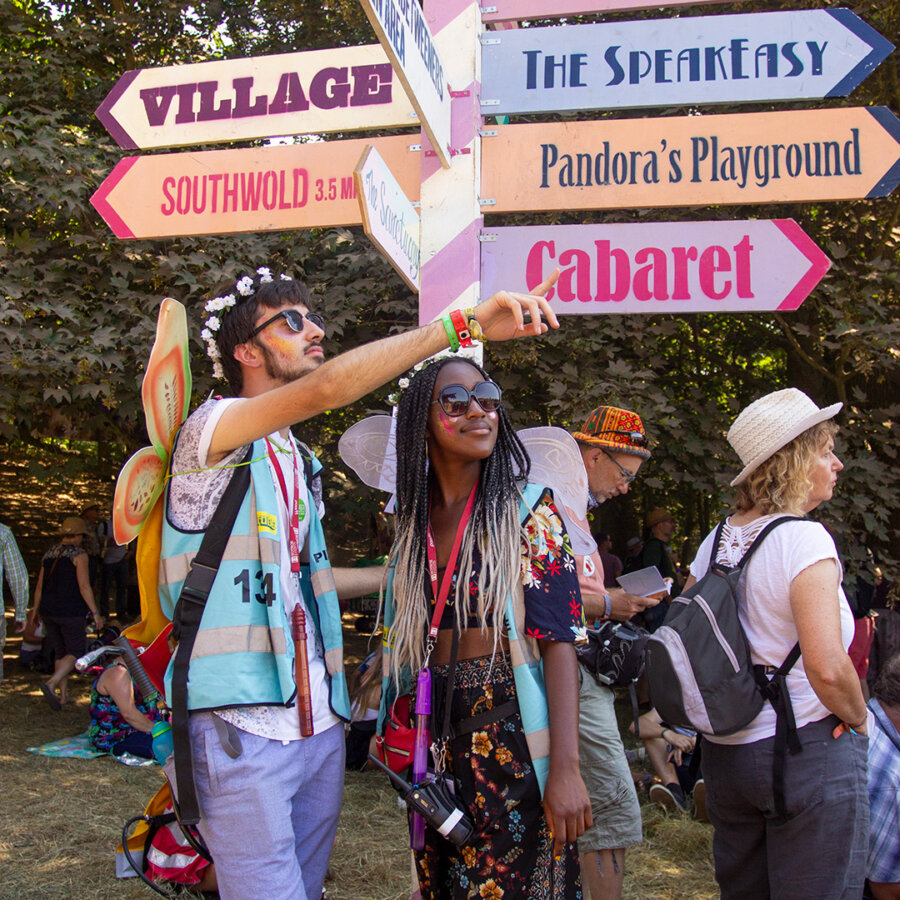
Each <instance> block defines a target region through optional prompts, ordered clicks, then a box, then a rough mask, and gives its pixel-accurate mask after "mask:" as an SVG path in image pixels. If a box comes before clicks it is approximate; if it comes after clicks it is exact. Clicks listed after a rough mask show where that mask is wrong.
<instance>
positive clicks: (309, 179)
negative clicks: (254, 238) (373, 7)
mask: <svg viewBox="0 0 900 900" xmlns="http://www.w3.org/2000/svg"><path fill="white" fill-rule="evenodd" d="M370 143H371V144H373V145H374V146H376V147H377V148H378V151H379V153H381V155H382V156H383V157H384V159H385V160H386V162H387V164H388V165H389V166H390V167H391V170H392V171H393V172H394V173H396V176H397V178H398V180H399V182H400V184H401V186H402V188H403V190H404V191H405V192H406V194H407V195H408V196H411V197H415V198H416V199H418V192H419V155H420V154H419V153H417V152H412V151H411V149H410V147H411V145H410V138H409V136H408V135H407V136H403V135H398V136H395V137H380V138H374V139H372V140H370V141H365V140H348V141H327V142H326V141H319V142H317V143H309V144H293V145H289V146H278V147H261V148H255V147H254V148H250V149H246V150H206V151H202V152H197V153H190V152H185V153H159V154H155V155H152V156H128V157H126V158H125V159H123V160H122V161H121V162H119V163H118V164H117V165H116V167H115V168H114V169H113V171H112V172H111V173H110V174H109V176H107V178H106V180H105V181H104V182H103V184H101V185H100V187H99V188H98V189H97V192H96V193H95V194H94V196H93V197H91V203H92V204H93V205H94V208H95V209H96V210H97V212H99V213H100V215H101V216H103V218H104V219H105V220H106V223H107V224H108V225H109V227H110V228H112V230H113V232H114V234H115V235H116V237H119V238H124V239H130V238H160V237H177V236H183V235H191V234H231V233H235V232H244V231H277V230H281V229H293V228H312V227H316V226H327V225H359V224H360V221H361V217H360V212H359V203H358V202H357V199H356V185H355V184H354V181H353V169H354V167H355V166H356V163H357V162H358V161H359V157H360V154H361V153H362V151H363V150H364V149H365V147H366V145H367V144H370Z"/></svg>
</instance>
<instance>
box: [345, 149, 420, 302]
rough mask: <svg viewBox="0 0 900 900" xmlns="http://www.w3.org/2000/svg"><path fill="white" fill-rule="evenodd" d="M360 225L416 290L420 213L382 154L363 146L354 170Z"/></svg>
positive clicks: (417, 284)
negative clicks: (361, 221) (361, 223)
mask: <svg viewBox="0 0 900 900" xmlns="http://www.w3.org/2000/svg"><path fill="white" fill-rule="evenodd" d="M353 178H354V180H355V182H356V195H357V199H358V200H359V210H360V212H361V213H362V220H363V228H364V229H365V232H366V234H367V235H368V236H369V239H370V240H371V241H372V243H373V244H375V246H376V247H377V248H378V249H379V250H380V251H381V252H382V253H383V254H384V256H385V257H386V258H387V260H388V261H389V262H390V264H391V265H392V266H393V267H394V268H395V269H396V270H397V273H398V274H399V275H400V277H401V278H402V279H403V280H404V281H405V282H406V283H407V284H408V285H409V286H410V287H411V288H412V289H413V290H414V291H415V292H416V293H418V292H419V266H420V251H419V225H420V223H419V214H418V213H417V212H416V210H415V208H414V207H413V205H412V203H410V202H409V200H408V199H407V196H406V194H404V193H403V189H402V188H401V187H400V185H399V184H398V183H397V179H396V178H394V173H393V172H391V170H390V169H389V168H388V166H387V164H386V163H385V161H384V160H383V159H382V157H381V154H380V153H379V152H378V151H377V150H376V149H375V148H374V147H372V146H369V147H366V149H365V150H364V151H363V155H362V157H361V158H360V161H359V164H358V165H357V167H356V169H355V170H354V172H353Z"/></svg>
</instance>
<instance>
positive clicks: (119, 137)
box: [94, 69, 140, 150]
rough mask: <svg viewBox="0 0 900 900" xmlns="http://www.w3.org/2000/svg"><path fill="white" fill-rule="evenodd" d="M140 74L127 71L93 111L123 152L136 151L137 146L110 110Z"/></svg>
mask: <svg viewBox="0 0 900 900" xmlns="http://www.w3.org/2000/svg"><path fill="white" fill-rule="evenodd" d="M139 74H140V70H139V69H129V70H128V71H127V72H125V74H124V75H122V76H121V77H120V78H119V80H118V81H117V82H116V83H115V84H114V85H113V87H112V90H111V91H110V92H109V93H108V94H107V95H106V96H105V97H104V98H103V102H102V103H101V104H100V105H99V106H98V107H97V109H96V110H95V111H94V115H95V116H96V117H97V118H98V119H99V120H100V123H101V124H102V125H103V127H104V128H105V129H106V130H107V131H108V132H109V133H110V135H111V136H112V139H113V140H114V141H115V142H116V143H117V144H118V145H119V146H120V147H121V148H122V149H123V150H137V149H138V145H137V144H136V143H135V142H134V139H133V138H132V137H131V135H130V134H129V133H128V132H127V131H126V130H125V129H124V128H123V127H122V126H121V125H120V124H119V120H118V119H117V118H116V117H115V116H114V115H113V113H112V108H113V107H114V106H115V105H116V103H117V102H118V100H119V98H120V97H121V96H122V94H124V93H125V91H127V90H128V88H129V87H130V86H131V83H132V82H133V81H134V80H135V78H137V77H138V75H139Z"/></svg>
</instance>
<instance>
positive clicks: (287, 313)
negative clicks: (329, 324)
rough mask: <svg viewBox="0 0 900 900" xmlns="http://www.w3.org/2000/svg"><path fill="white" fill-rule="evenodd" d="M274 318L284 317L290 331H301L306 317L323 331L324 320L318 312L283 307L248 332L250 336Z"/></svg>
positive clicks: (254, 335)
mask: <svg viewBox="0 0 900 900" xmlns="http://www.w3.org/2000/svg"><path fill="white" fill-rule="evenodd" d="M276 319H284V321H285V322H287V323H288V325H289V326H290V328H291V331H296V332H298V333H299V332H301V331H303V320H304V319H307V320H308V321H309V322H311V323H312V324H313V325H315V326H316V328H319V329H321V330H322V331H325V320H324V319H323V318H322V317H321V316H320V315H319V314H318V313H306V314H305V315H304V314H303V313H302V312H297V310H296V309H283V310H281V312H277V313H275V315H274V316H272V318H271V319H266V321H265V322H263V323H262V325H259V326H257V327H256V328H254V329H253V331H251V332H250V337H256V335H258V334H259V333H260V332H261V331H262V330H263V328H268V327H269V325H271V324H272V323H273V322H274V321H275V320H276Z"/></svg>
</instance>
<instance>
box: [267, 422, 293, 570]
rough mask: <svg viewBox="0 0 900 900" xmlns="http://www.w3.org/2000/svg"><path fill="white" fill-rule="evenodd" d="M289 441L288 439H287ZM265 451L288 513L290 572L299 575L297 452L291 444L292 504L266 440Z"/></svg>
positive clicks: (270, 444)
mask: <svg viewBox="0 0 900 900" xmlns="http://www.w3.org/2000/svg"><path fill="white" fill-rule="evenodd" d="M288 440H290V438H288ZM266 450H267V452H268V454H269V459H270V461H271V463H272V465H273V466H274V467H275V474H276V475H277V476H278V484H279V486H280V487H281V496H282V497H283V498H284V508H285V509H286V510H287V511H288V550H289V552H290V556H291V571H292V572H295V573H299V571H300V516H299V510H300V472H299V466H298V465H297V451H296V450H295V449H294V447H293V443H291V459H292V460H293V462H294V498H293V499H294V504H293V506H291V504H290V503H289V502H288V492H287V484H285V480H284V473H283V472H282V471H281V466H280V465H279V464H278V459H277V458H276V456H275V450H274V449H273V448H272V443H271V441H269V439H268V438H266Z"/></svg>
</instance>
